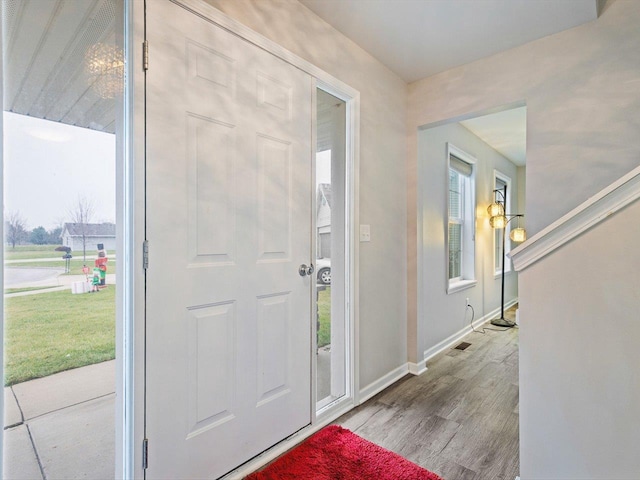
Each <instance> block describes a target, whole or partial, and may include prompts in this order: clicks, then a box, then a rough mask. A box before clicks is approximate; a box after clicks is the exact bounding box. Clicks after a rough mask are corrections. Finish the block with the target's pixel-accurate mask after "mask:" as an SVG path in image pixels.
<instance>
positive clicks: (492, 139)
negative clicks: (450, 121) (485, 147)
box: [460, 107, 527, 167]
mask: <svg viewBox="0 0 640 480" xmlns="http://www.w3.org/2000/svg"><path fill="white" fill-rule="evenodd" d="M460 124H461V125H462V126H463V127H465V128H466V129H467V130H470V131H471V132H473V133H474V134H475V135H476V136H478V137H480V138H481V139H482V140H484V141H485V142H486V143H488V144H489V145H491V147H493V148H494V149H495V150H497V151H498V152H500V153H501V154H502V155H504V156H505V157H507V158H508V159H509V160H511V161H512V162H513V163H514V164H516V165H518V166H520V167H523V166H524V165H525V163H526V160H527V107H520V108H514V109H511V110H505V111H502V112H498V113H492V114H490V115H484V116H482V117H476V118H471V119H469V120H465V121H463V122H460Z"/></svg>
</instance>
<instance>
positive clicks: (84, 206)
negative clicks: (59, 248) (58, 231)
mask: <svg viewBox="0 0 640 480" xmlns="http://www.w3.org/2000/svg"><path fill="white" fill-rule="evenodd" d="M94 210H95V207H94V204H93V200H91V199H90V198H87V197H85V196H84V195H78V198H77V199H76V201H75V203H74V204H73V206H72V207H71V208H70V209H69V217H70V218H71V222H72V223H75V224H76V228H77V231H78V232H79V233H80V235H82V260H83V262H84V263H86V262H87V235H88V234H89V223H90V222H91V219H92V217H93V214H94Z"/></svg>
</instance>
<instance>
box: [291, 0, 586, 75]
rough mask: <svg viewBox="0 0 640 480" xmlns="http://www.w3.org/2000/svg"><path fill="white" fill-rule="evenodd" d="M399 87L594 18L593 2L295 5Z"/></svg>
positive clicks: (440, 0) (357, 0) (417, 0)
mask: <svg viewBox="0 0 640 480" xmlns="http://www.w3.org/2000/svg"><path fill="white" fill-rule="evenodd" d="M300 1H301V3H302V4H304V5H306V6H307V7H308V8H310V9H311V10H312V11H313V12H315V13H316V14H317V15H319V16H320V17H321V18H323V19H324V20H325V21H326V22H328V23H329V24H331V25H332V26H333V27H335V28H336V29H338V30H339V31H341V32H342V33H343V34H345V35H346V36H347V37H349V38H350V39H351V40H353V41H354V42H356V43H357V44H358V45H360V46H361V47H362V48H363V49H365V50H366V51H368V52H369V53H370V54H371V55H373V56H374V57H376V58H377V59H378V60H379V61H380V62H382V63H383V64H384V65H386V66H387V67H389V68H390V69H391V70H392V71H394V72H395V73H396V74H398V75H399V76H400V77H401V78H402V79H404V80H405V81H406V82H413V81H415V80H419V79H421V78H425V77H428V76H430V75H434V74H435V73H438V72H442V71H445V70H448V69H450V68H453V67H456V66H458V65H463V64H465V63H470V62H473V61H475V60H479V59H481V58H484V57H488V56H490V55H493V54H496V53H499V52H502V51H505V50H509V49H511V48H514V47H517V46H519V45H523V44H525V43H527V42H531V41H532V40H536V39H538V38H542V37H544V36H547V35H552V34H554V33H557V32H561V31H562V30H566V29H567V28H572V27H575V26H577V25H581V24H583V23H585V22H589V21H591V20H595V19H596V18H597V0H300Z"/></svg>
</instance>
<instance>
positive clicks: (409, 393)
mask: <svg viewBox="0 0 640 480" xmlns="http://www.w3.org/2000/svg"><path fill="white" fill-rule="evenodd" d="M514 311H515V309H511V310H510V311H508V312H505V317H507V318H509V317H511V318H513V316H514ZM486 326H488V327H492V326H491V325H489V324H487V325H486ZM492 328H498V327H492ZM463 341H465V342H469V343H471V346H469V347H468V348H467V349H466V350H453V349H451V350H447V351H445V352H443V353H442V354H440V355H438V356H437V357H435V358H434V359H433V360H432V361H430V362H428V363H427V367H428V371H427V372H425V373H424V374H422V375H421V376H419V377H415V376H411V375H409V376H406V377H405V378H403V379H402V380H400V381H399V382H397V383H396V384H394V385H393V386H391V387H390V388H388V389H386V390H385V391H383V392H381V393H380V394H378V395H376V396H375V397H373V398H372V399H370V400H369V401H367V402H366V403H364V404H363V405H361V406H359V407H358V408H356V409H354V410H352V411H351V412H349V413H348V414H346V415H344V416H343V417H340V418H339V419H338V421H337V422H335V423H337V424H339V425H342V426H343V427H345V428H348V429H349V430H351V431H353V432H355V433H357V434H358V435H360V436H361V437H363V438H366V439H367V440H369V441H371V442H374V443H376V444H378V445H381V446H383V447H385V448H387V449H389V450H392V451H394V452H396V453H398V454H400V455H402V456H403V457H405V458H408V459H409V460H411V461H413V462H415V463H417V464H419V465H421V466H423V467H424V468H426V469H428V470H431V471H433V472H435V473H437V474H439V475H440V476H442V477H443V478H444V479H445V480H514V479H515V477H516V476H517V475H518V472H519V450H518V448H519V447H518V445H519V437H518V329H517V328H512V329H509V330H506V331H502V332H496V331H490V330H486V334H485V335H482V334H480V333H471V334H469V335H468V336H467V337H465V338H464V339H463Z"/></svg>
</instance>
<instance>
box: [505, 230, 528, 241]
mask: <svg viewBox="0 0 640 480" xmlns="http://www.w3.org/2000/svg"><path fill="white" fill-rule="evenodd" d="M509 238H511V240H513V241H514V242H524V241H525V240H526V239H527V231H526V230H525V229H524V228H521V227H518V228H514V229H513V230H511V233H510V234H509Z"/></svg>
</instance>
